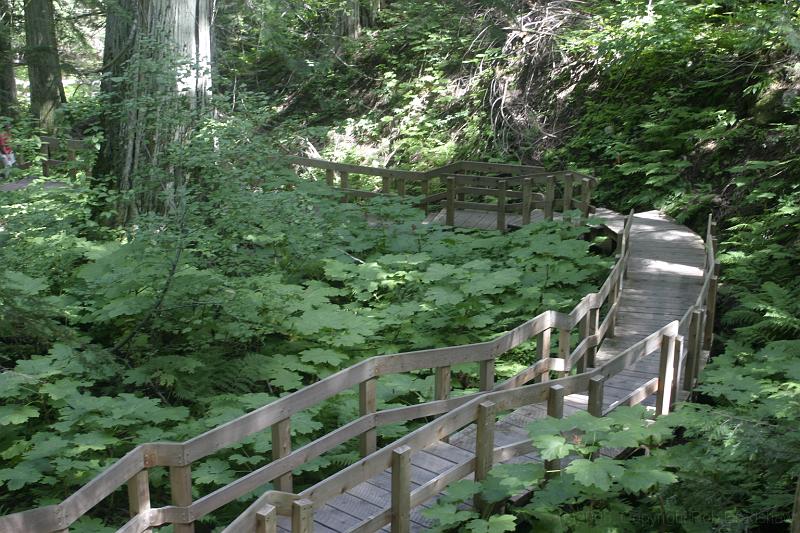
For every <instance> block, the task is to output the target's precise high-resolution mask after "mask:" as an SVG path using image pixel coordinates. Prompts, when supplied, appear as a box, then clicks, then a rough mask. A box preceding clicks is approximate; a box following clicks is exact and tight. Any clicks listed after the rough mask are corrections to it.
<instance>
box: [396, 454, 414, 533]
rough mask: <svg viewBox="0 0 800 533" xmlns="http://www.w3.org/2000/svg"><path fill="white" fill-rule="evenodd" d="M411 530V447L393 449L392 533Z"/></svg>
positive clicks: (406, 532)
mask: <svg viewBox="0 0 800 533" xmlns="http://www.w3.org/2000/svg"><path fill="white" fill-rule="evenodd" d="M410 530H411V448H410V447H408V446H400V447H399V448H395V449H394V450H392V533H408V532H409V531H410Z"/></svg>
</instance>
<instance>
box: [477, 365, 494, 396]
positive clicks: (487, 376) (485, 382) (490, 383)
mask: <svg viewBox="0 0 800 533" xmlns="http://www.w3.org/2000/svg"><path fill="white" fill-rule="evenodd" d="M478 364H479V366H480V368H479V374H480V389H481V390H482V391H490V390H492V389H493V388H494V359H487V360H485V361H481V362H480V363H478Z"/></svg>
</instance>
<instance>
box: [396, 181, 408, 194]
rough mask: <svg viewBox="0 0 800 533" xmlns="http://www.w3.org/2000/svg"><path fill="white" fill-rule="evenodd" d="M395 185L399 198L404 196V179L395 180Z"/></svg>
mask: <svg viewBox="0 0 800 533" xmlns="http://www.w3.org/2000/svg"><path fill="white" fill-rule="evenodd" d="M395 179H396V183H397V194H399V195H400V196H405V195H406V180H405V178H395Z"/></svg>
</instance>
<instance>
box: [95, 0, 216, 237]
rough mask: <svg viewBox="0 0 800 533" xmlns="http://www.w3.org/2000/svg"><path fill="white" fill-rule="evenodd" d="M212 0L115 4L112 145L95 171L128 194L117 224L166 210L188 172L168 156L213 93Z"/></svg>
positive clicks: (110, 68) (111, 18)
mask: <svg viewBox="0 0 800 533" xmlns="http://www.w3.org/2000/svg"><path fill="white" fill-rule="evenodd" d="M212 9H213V0H147V1H140V0H117V2H116V3H114V2H111V3H109V4H108V18H107V21H106V42H105V52H104V58H103V64H104V65H105V66H106V72H105V73H104V74H105V78H104V80H103V85H102V90H103V92H104V93H105V94H106V95H107V96H108V97H109V100H110V105H109V106H108V110H106V111H105V114H104V116H103V124H104V130H105V143H104V145H103V147H102V149H101V153H100V157H99V158H98V162H97V166H96V168H95V172H94V174H95V175H97V176H98V179H100V180H103V181H104V182H105V183H106V184H108V185H110V186H112V187H113V188H116V189H117V190H118V191H119V192H122V193H128V194H127V196H126V199H125V200H124V201H123V202H122V203H121V204H120V205H119V206H118V208H117V219H116V222H117V223H120V224H125V223H128V222H130V221H132V220H133V219H134V218H135V217H136V216H137V215H138V214H139V213H143V212H160V213H166V212H168V211H169V210H170V209H171V207H173V206H174V202H175V198H174V195H175V193H176V191H178V190H180V188H181V187H182V186H183V185H184V180H185V178H186V175H187V173H186V172H185V170H186V169H184V168H182V167H181V166H180V165H179V164H177V163H176V162H175V161H172V160H171V158H170V157H169V154H170V151H171V150H174V149H175V148H176V147H180V146H181V145H182V144H183V143H184V142H185V141H186V139H187V136H188V134H189V133H191V130H192V125H193V122H194V120H195V119H196V118H198V117H199V116H200V114H201V113H202V112H203V111H204V109H205V108H206V104H207V101H208V98H209V96H210V93H211V73H210V68H211V61H210V58H211V13H212Z"/></svg>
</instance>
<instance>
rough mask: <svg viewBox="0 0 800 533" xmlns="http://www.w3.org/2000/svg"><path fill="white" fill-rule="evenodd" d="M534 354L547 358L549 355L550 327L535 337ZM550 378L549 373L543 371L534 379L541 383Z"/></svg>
mask: <svg viewBox="0 0 800 533" xmlns="http://www.w3.org/2000/svg"><path fill="white" fill-rule="evenodd" d="M536 356H537V357H538V358H539V359H540V360H543V359H547V358H549V357H550V329H549V328H548V329H546V330H544V331H542V332H541V333H539V335H538V337H537V338H536ZM549 380H550V373H549V372H545V373H543V374H542V375H541V376H540V377H539V378H538V379H537V380H536V381H537V383H540V382H541V383H543V382H545V381H549Z"/></svg>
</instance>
